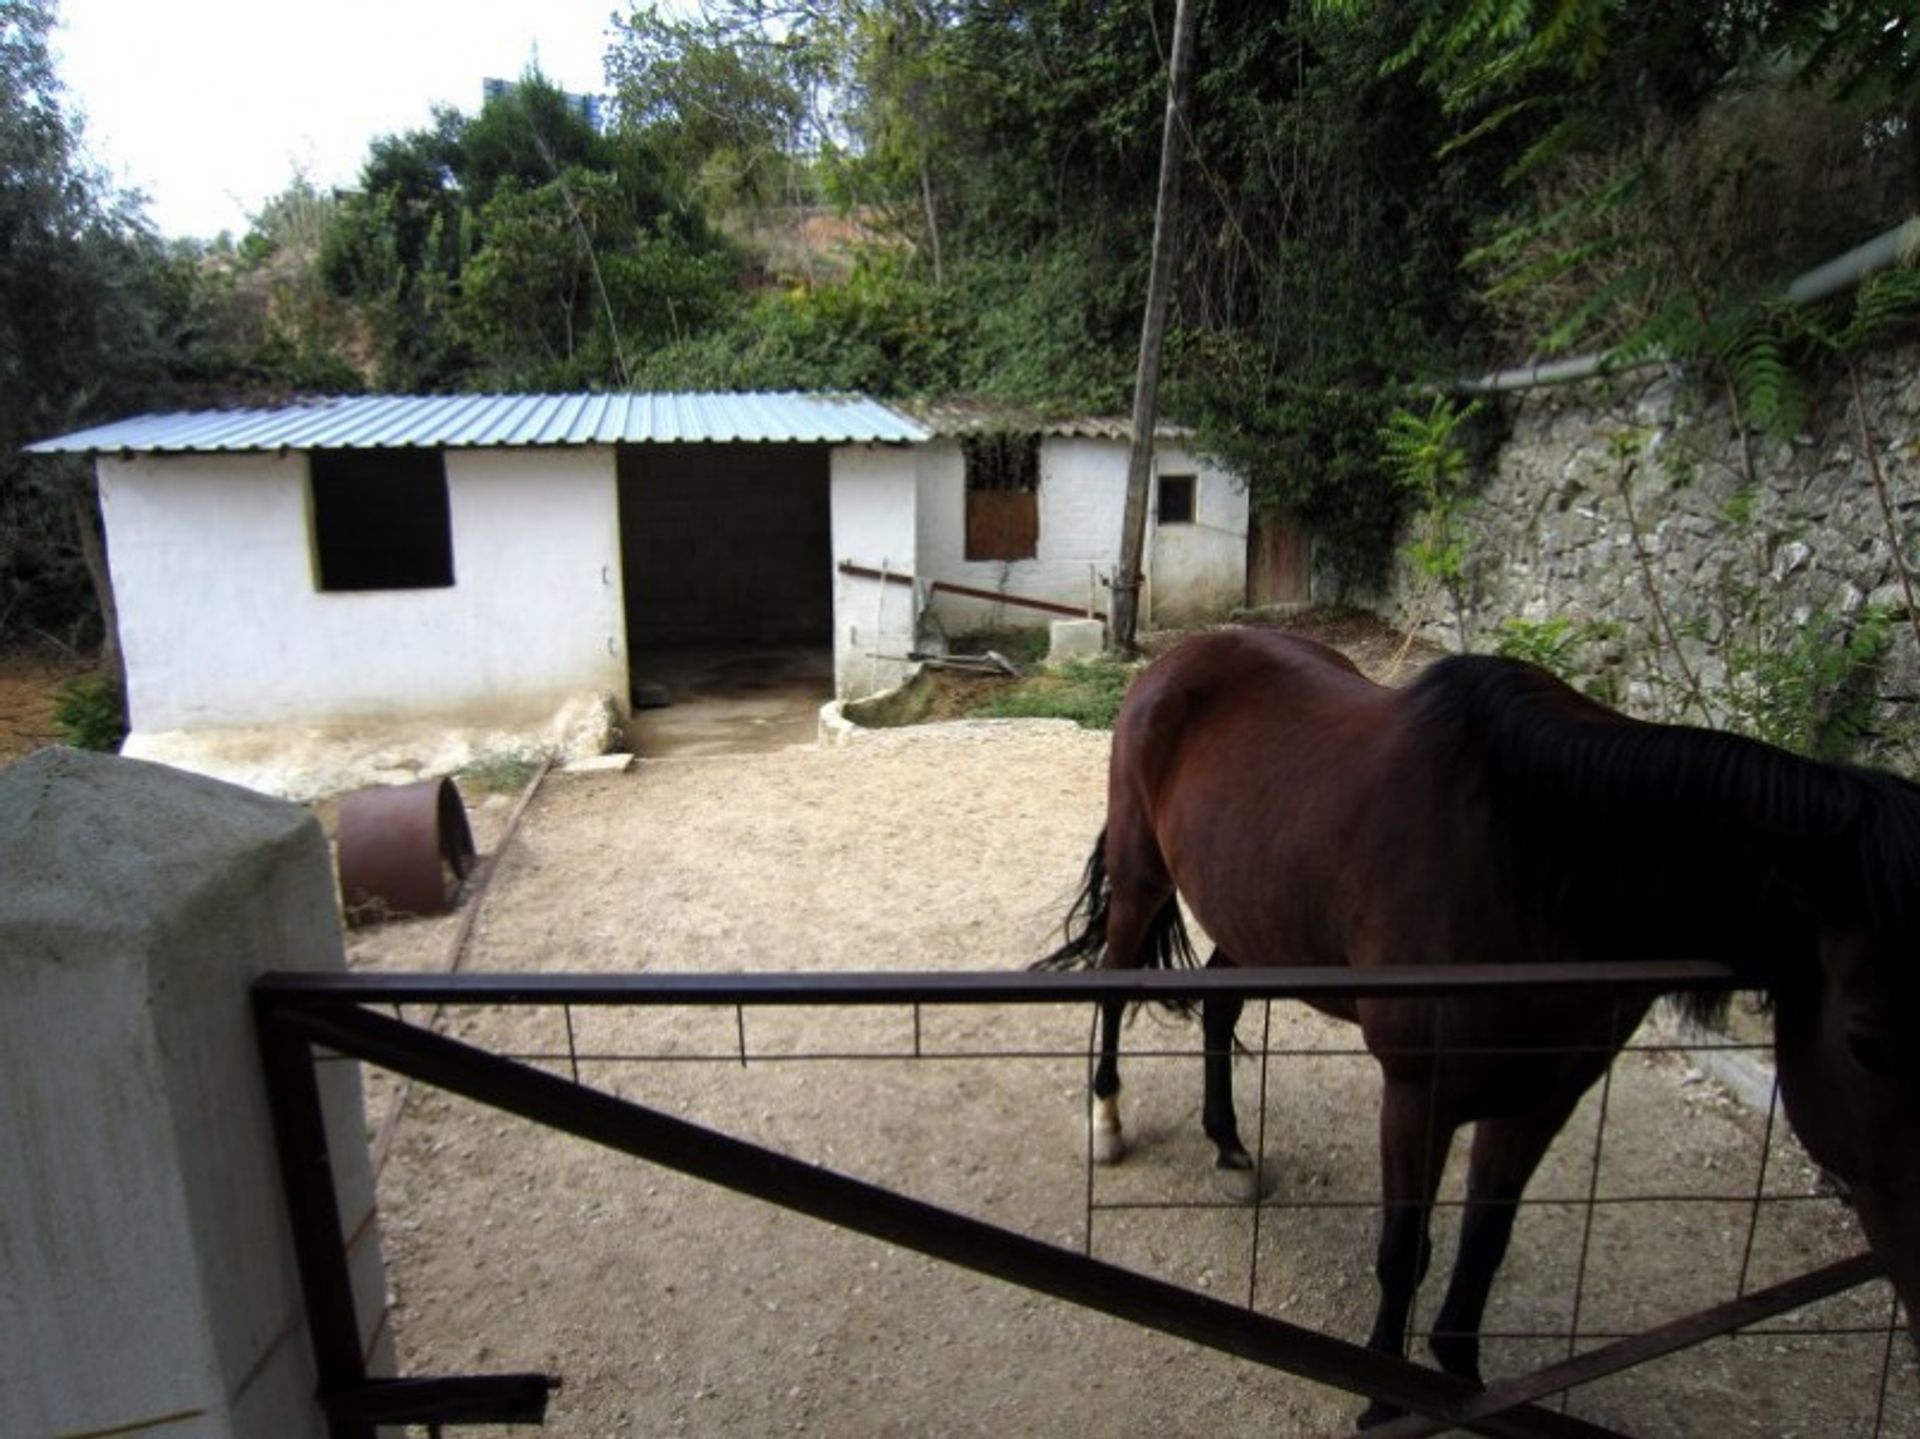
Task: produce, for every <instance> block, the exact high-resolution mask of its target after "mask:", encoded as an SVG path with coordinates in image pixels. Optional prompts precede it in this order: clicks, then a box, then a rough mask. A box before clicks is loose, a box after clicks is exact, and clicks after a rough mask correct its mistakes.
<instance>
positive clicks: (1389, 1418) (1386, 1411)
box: [1353, 1399, 1403, 1429]
mask: <svg viewBox="0 0 1920 1439" xmlns="http://www.w3.org/2000/svg"><path fill="white" fill-rule="evenodd" d="M1402 1412H1403V1411H1401V1410H1399V1409H1396V1408H1395V1407H1394V1406H1393V1405H1391V1404H1387V1403H1384V1402H1382V1401H1381V1400H1379V1399H1376V1400H1374V1401H1373V1403H1371V1404H1369V1405H1368V1406H1367V1407H1366V1408H1365V1409H1362V1410H1361V1411H1360V1417H1359V1418H1358V1419H1356V1420H1355V1421H1354V1425H1353V1427H1354V1428H1355V1429H1378V1428H1379V1427H1380V1426H1381V1425H1383V1424H1391V1423H1392V1422H1393V1421H1394V1420H1396V1419H1398V1418H1399V1417H1400V1415H1401V1413H1402Z"/></svg>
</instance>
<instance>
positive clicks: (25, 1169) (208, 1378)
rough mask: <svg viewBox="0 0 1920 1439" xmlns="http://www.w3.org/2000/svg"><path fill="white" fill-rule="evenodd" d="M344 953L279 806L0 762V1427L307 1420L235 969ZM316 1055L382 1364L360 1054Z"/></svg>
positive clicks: (287, 1264)
mask: <svg viewBox="0 0 1920 1439" xmlns="http://www.w3.org/2000/svg"><path fill="white" fill-rule="evenodd" d="M343 967H344V959H343V956H342V951H341V943H340V929H339V923H338V919H337V916H336V911H335V907H334V899H333V884H332V878H331V873H330V868H329V865H328V862H327V849H326V841H325V839H324V837H323V836H322V834H321V832H320V828H319V826H318V824H317V823H316V822H315V821H314V820H313V819H312V817H311V816H309V815H308V814H306V812H305V811H303V810H301V809H299V808H297V807H296V806H294V805H290V804H286V803H284V802H282V801H279V800H273V799H268V798H266V797H264V796H262V795H258V794H255V793H253V792H251V791H248V790H242V789H237V788H235V787H233V786H231V785H226V784H221V783H219V782H217V781H214V780H209V779H204V778H201V777H199V776H197V775H189V774H185V773H182V772H180V771H178V770H171V769H166V768H164V767H162V766H158V765H150V764H143V763H140V762H139V761H136V760H125V759H118V758H110V757H106V756H100V755H90V754H83V753H80V752H78V751H73V750H47V751H43V752H41V753H39V754H36V755H33V756H30V757H29V758H27V759H24V760H21V761H20V762H18V763H16V764H14V765H12V766H10V767H8V768H6V769H4V770H0V1355H4V1356H5V1358H4V1360H0V1434H6V1435H33V1436H39V1435H49V1436H51V1435H80V1434H101V1433H112V1434H115V1435H129V1436H133V1435H140V1436H145V1435H149V1434H151V1435H155V1436H160V1439H176V1436H178V1439H185V1436H189V1435H192V1436H200V1435H207V1436H256V1435H257V1436H268V1435H271V1436H275V1439H280V1436H285V1439H307V1436H314V1439H321V1436H324V1434H325V1432H326V1429H325V1425H324V1423H323V1421H322V1417H321V1414H320V1410H319V1407H318V1405H317V1404H316V1403H315V1402H314V1398H313V1395H314V1387H315V1374H314V1363H313V1357H312V1346H311V1343H310V1341H309V1338H308V1334H307V1329H306V1324H305V1322H304V1311H303V1309H302V1305H301V1296H300V1287H299V1279H298V1275H297V1273H296V1270H295V1267H294V1259H293V1252H292V1245H291V1238H290V1233H289V1228H288V1221H287V1217H286V1211H285V1204H284V1201H283V1199H282V1196H281V1191H280V1185H279V1176H278V1170H277V1168H276V1161H275V1157H274V1150H273V1142H272V1135H271V1126H270V1122H269V1119H268V1114H267V1106H266V1100H265V1094H264V1090H263V1087H262V1079H261V1074H260V1063H259V1059H258V1054H257V1051H256V1048H255V1041H254V1036H253V1028H252V1016H251V1012H250V1009H249V1003H248V985H249V983H250V981H251V980H252V979H253V978H254V976H256V975H258V974H260V973H262V972H263V971H266V970H269V969H314V970H324V969H334V970H337V969H341V968H343ZM321 1071H322V1072H321V1076H320V1079H321V1084H322V1086H323V1102H324V1104H325V1106H326V1112H327V1119H328V1127H329V1130H330V1133H331V1139H332V1145H333V1154H334V1160H335V1164H336V1166H337V1171H338V1173H337V1179H338V1188H339V1198H340V1207H341V1218H342V1224H343V1227H344V1228H345V1229H346V1230H347V1231H348V1235H349V1236H350V1237H351V1239H352V1241H353V1243H352V1251H351V1252H352V1257H353V1265H352V1267H353V1271H354V1287H355V1300H356V1304H357V1306H358V1309H359V1311H360V1327H361V1333H362V1334H363V1335H367V1336H373V1337H372V1339H371V1341H370V1347H371V1348H372V1349H373V1351H374V1352H373V1353H372V1354H371V1355H370V1357H369V1368H370V1371H371V1372H373V1373H391V1372H392V1370H391V1362H390V1358H389V1357H388V1348H387V1345H386V1341H385V1327H384V1325H383V1323H382V1322H381V1321H382V1318H383V1315H384V1310H385V1296H386V1285H385V1278H384V1274H383V1271H382V1269H381V1262H380V1253H379V1240H378V1234H377V1227H376V1225H375V1223H374V1216H373V1181H372V1174H371V1170H370V1167H369V1165H368V1163H367V1157H366V1156H367V1150H366V1133H365V1127H364V1121H363V1118H362V1108H361V1102H360V1088H359V1077H358V1073H357V1071H356V1070H355V1069H354V1068H353V1067H352V1066H350V1065H343V1064H330V1065H324V1066H321Z"/></svg>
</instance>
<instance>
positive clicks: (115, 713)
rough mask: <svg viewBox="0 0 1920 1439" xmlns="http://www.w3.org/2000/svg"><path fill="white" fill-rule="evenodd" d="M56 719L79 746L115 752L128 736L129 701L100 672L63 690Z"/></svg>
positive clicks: (70, 741)
mask: <svg viewBox="0 0 1920 1439" xmlns="http://www.w3.org/2000/svg"><path fill="white" fill-rule="evenodd" d="M53 722H54V724H55V725H56V726H58V727H59V730H60V735H61V737H62V738H63V739H65V740H66V742H67V743H68V744H70V745H72V746H73V747H74V748H75V749H91V750H104V751H107V752H108V753H112V752H113V751H116V750H118V749H119V748H120V741H121V740H123V739H125V738H126V737H127V704H126V698H125V696H123V695H122V694H121V693H120V689H119V686H117V685H115V684H113V683H112V682H111V681H109V680H106V679H103V678H101V677H100V676H98V675H91V676H88V677H87V678H85V679H77V680H73V681H71V682H70V683H69V684H68V685H67V686H66V688H64V689H63V690H61V691H60V698H59V700H58V701H57V702H56V703H55V704H54V707H53Z"/></svg>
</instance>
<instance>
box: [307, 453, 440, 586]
mask: <svg viewBox="0 0 1920 1439" xmlns="http://www.w3.org/2000/svg"><path fill="white" fill-rule="evenodd" d="M308 460H309V469H308V472H309V474H310V475H311V477H312V492H313V553H314V571H315V574H316V575H317V576H318V578H319V584H320V588H321V589H322V590H426V589H444V588H446V587H447V586H449V585H451V584H452V583H453V523H452V519H451V516H450V514H449V511H448V506H447V469H446V459H445V456H444V455H443V454H442V453H441V452H440V451H439V450H315V451H314V452H313V453H312V454H311V455H310V456H309V457H308Z"/></svg>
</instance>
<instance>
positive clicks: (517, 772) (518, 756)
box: [454, 753, 547, 794]
mask: <svg viewBox="0 0 1920 1439" xmlns="http://www.w3.org/2000/svg"><path fill="white" fill-rule="evenodd" d="M545 763H547V761H546V759H545V757H544V756H541V755H537V754H525V753H506V754H495V755H488V756H487V757H486V758H485V759H481V760H476V761H475V762H474V763H472V764H470V765H468V766H467V767H466V768H465V769H463V770H460V771H459V772H458V773H456V774H455V775H454V779H455V780H456V781H457V782H458V783H459V784H460V786H461V787H462V788H463V789H467V790H470V791H474V792H477V793H480V794H518V793H519V792H520V791H521V790H523V789H525V788H526V787H527V786H528V785H529V784H530V783H532V781H533V777H534V776H535V775H536V774H538V773H539V772H540V767H541V766H542V765H543V764H545Z"/></svg>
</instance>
